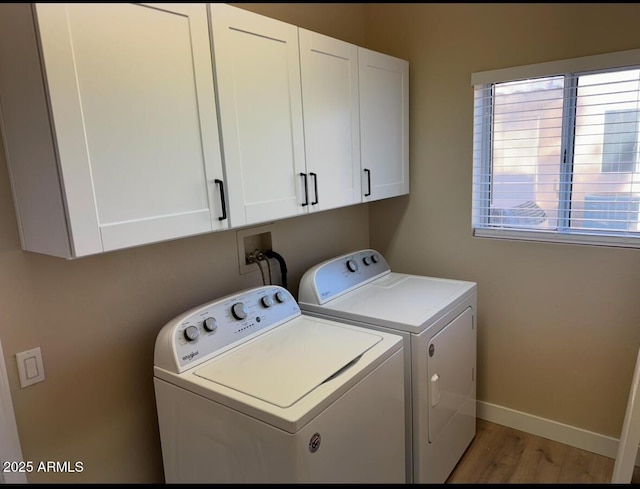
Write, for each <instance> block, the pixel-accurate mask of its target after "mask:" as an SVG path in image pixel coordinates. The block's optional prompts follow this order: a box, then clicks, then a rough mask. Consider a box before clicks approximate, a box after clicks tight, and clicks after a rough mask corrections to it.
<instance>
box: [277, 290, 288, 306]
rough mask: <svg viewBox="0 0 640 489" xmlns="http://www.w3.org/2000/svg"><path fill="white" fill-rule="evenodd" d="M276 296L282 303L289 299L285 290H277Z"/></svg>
mask: <svg viewBox="0 0 640 489" xmlns="http://www.w3.org/2000/svg"><path fill="white" fill-rule="evenodd" d="M275 298H276V300H277V301H278V302H279V303H280V304H282V303H283V302H285V301H286V300H287V296H286V294H285V293H284V292H282V291H281V290H280V291H278V292H276V295H275Z"/></svg>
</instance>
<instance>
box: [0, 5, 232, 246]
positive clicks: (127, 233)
mask: <svg viewBox="0 0 640 489" xmlns="http://www.w3.org/2000/svg"><path fill="white" fill-rule="evenodd" d="M34 20H35V21H34ZM34 28H35V29H36V30H37V32H36V31H35V30H34ZM210 49H211V48H210V40H209V29H208V20H207V11H206V5H205V4H186V3H185V4H168V3H167V4H127V3H109V4H101V3H91V4H55V3H52V4H35V5H34V6H30V5H29V4H3V5H2V12H1V13H0V62H1V63H2V64H1V66H2V69H0V97H1V103H2V116H3V129H4V139H5V142H6V152H7V156H8V162H9V171H10V177H11V184H12V188H13V192H14V201H15V204H16V211H17V213H18V221H19V228H20V234H21V239H22V243H23V248H24V249H26V250H30V251H35V252H39V253H45V254H50V255H55V256H62V257H66V258H74V257H80V256H85V255H90V254H94V253H99V252H103V251H109V250H115V249H119V248H126V247H131V246H137V245H141V244H146V243H152V242H157V241H162V240H168V239H174V238H178V237H183V236H190V235H195V234H199V233H205V232H210V231H214V230H218V229H225V228H227V227H228V222H229V221H228V219H226V218H225V215H224V214H225V211H226V206H225V205H224V201H223V198H222V195H223V185H224V179H223V172H222V160H221V153H220V147H219V135H218V126H217V118H216V101H215V94H214V85H213V74H212V64H211V50H210Z"/></svg>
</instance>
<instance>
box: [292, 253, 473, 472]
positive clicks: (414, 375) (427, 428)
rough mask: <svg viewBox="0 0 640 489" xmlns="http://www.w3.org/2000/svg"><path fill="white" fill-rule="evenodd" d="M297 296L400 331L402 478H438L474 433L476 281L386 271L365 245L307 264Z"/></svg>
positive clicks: (316, 310)
mask: <svg viewBox="0 0 640 489" xmlns="http://www.w3.org/2000/svg"><path fill="white" fill-rule="evenodd" d="M372 257H377V260H373V259H372ZM298 303H299V305H300V308H301V310H302V312H303V314H306V315H310V316H314V317H318V318H325V319H330V320H335V321H342V322H344V323H346V324H352V325H356V326H359V327H365V328H369V329H372V330H375V331H381V332H391V333H395V334H400V335H402V336H403V338H404V344H405V348H404V354H405V362H404V363H405V386H409V388H405V396H406V398H405V404H406V413H407V416H408V421H407V423H406V426H407V433H406V435H405V440H407V441H408V443H409V444H408V445H407V446H408V448H407V450H408V457H407V467H406V470H407V482H414V483H439V484H441V483H444V482H445V481H446V479H447V478H448V477H449V475H450V473H451V471H452V470H453V468H454V467H455V465H456V464H457V463H458V461H459V460H460V458H461V456H462V454H463V453H464V451H465V450H466V449H467V447H468V446H469V443H471V441H472V440H473V438H474V437H475V433H476V379H475V366H476V325H475V312H476V306H477V285H476V284H475V283H474V282H466V281H460V280H451V279H442V278H434V277H426V276H420V275H411V274H402V273H395V272H391V270H390V269H389V268H388V264H387V263H386V261H385V260H384V258H383V257H382V256H381V255H380V254H379V253H378V252H377V251H375V250H371V249H367V250H362V251H358V252H354V253H350V254H347V255H343V256H340V257H336V258H334V259H331V260H326V261H325V262H322V263H319V264H318V265H316V266H314V267H312V268H310V269H309V270H307V272H305V274H304V275H303V277H302V279H301V281H300V291H299V294H298ZM408 345H410V347H408ZM431 346H433V348H434V354H433V356H432V357H431V358H430V357H429V348H430V347H431Z"/></svg>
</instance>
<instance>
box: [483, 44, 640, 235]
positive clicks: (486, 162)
mask: <svg viewBox="0 0 640 489" xmlns="http://www.w3.org/2000/svg"><path fill="white" fill-rule="evenodd" d="M637 68H640V49H635V50H629V51H620V52H616V53H608V54H602V55H595V56H585V57H582V58H572V59H567V60H561V61H553V62H548V63H539V64H534V65H526V66H520V67H515V68H506V69H501V70H493V71H485V72H478V73H473V74H472V77H471V84H472V86H473V87H474V88H481V89H484V90H483V91H487V90H489V89H490V90H491V91H490V96H489V97H484V98H482V97H480V99H479V97H478V96H477V95H475V94H474V127H473V137H474V140H473V146H474V148H473V151H474V157H473V187H472V188H473V198H472V217H471V226H472V233H473V236H474V237H479V238H498V239H508V240H526V241H540V242H555V243H572V244H586V245H596V246H611V247H625V248H640V232H638V233H637V234H635V235H630V234H623V233H619V232H618V233H608V232H606V231H598V232H593V233H590V232H587V231H585V230H584V229H577V230H576V229H571V228H570V219H571V187H572V181H573V176H574V173H573V168H572V165H573V160H574V155H573V150H574V147H575V123H576V110H577V95H578V77H579V76H583V75H589V74H595V73H602V72H610V71H617V70H625V69H637ZM553 76H564V95H563V112H562V131H561V134H562V135H561V138H562V141H561V148H560V154H561V155H562V161H561V162H560V164H561V172H560V182H559V213H558V226H557V229H554V230H543V229H514V228H491V227H489V216H490V212H488V211H487V212H483V213H481V216H476V210H477V209H482V208H485V207H486V208H487V209H489V207H488V205H489V203H490V198H491V195H490V194H491V177H492V168H491V165H492V160H491V155H492V153H493V151H492V149H493V148H492V144H493V137H492V134H491V132H492V128H493V101H494V96H495V91H494V90H495V89H494V85H495V84H497V83H504V82H511V81H518V80H525V79H535V78H543V77H553ZM478 120H481V128H482V129H481V131H477V130H476V127H475V126H476V125H477V124H478V122H477V121H478ZM477 137H479V141H478V140H477V139H476V138H477ZM478 152H479V156H477V153H478ZM478 178H480V179H481V180H478ZM478 189H479V190H478Z"/></svg>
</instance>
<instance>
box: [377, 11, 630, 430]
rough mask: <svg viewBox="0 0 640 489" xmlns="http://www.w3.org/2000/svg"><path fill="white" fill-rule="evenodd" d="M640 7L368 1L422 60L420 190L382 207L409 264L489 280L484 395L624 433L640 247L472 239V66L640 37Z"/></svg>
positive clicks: (381, 239)
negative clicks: (635, 248)
mask: <svg viewBox="0 0 640 489" xmlns="http://www.w3.org/2000/svg"><path fill="white" fill-rule="evenodd" d="M639 18H640V5H639V4H595V5H587V4H500V3H498V4H495V3H494V4H368V5H367V10H366V15H365V39H366V42H367V45H368V47H370V48H372V49H377V50H384V51H386V52H388V53H389V54H393V55H396V56H399V57H402V58H406V59H408V60H409V62H410V96H411V104H410V110H411V114H410V127H411V129H410V140H411V143H410V155H411V156H410V159H411V167H410V172H411V194H410V196H408V197H401V198H397V199H391V200H389V201H386V202H378V203H374V204H371V205H370V223H371V230H370V233H371V237H370V239H371V245H372V247H374V248H377V249H378V250H379V251H381V252H382V253H383V254H384V255H385V256H386V258H387V259H388V260H389V261H390V263H391V266H392V268H395V269H396V270H398V271H404V272H411V273H422V274H427V275H436V276H448V277H452V278H460V279H466V280H474V281H477V282H478V304H479V306H478V310H479V315H478V398H479V399H480V400H481V401H485V402H488V403H493V404H497V405H500V406H504V407H508V408H512V409H515V410H518V411H523V412H525V413H530V414H533V415H537V416H541V417H543V418H548V419H551V420H555V421H558V422H561V423H566V424H569V425H572V426H575V427H579V428H583V429H586V430H590V431H594V432H596V433H601V434H604V435H609V436H612V437H616V438H617V437H619V436H620V430H621V426H622V419H623V416H624V410H625V407H626V400H627V396H628V393H629V385H630V381H631V376H632V373H633V368H634V363H635V359H636V355H637V351H638V346H640V301H639V300H638V293H639V292H640V251H639V250H630V249H614V248H598V247H589V246H574V245H560V244H536V243H526V242H513V241H512V242H510V241H499V240H488V239H478V238H473V237H472V236H471V178H472V115H473V110H472V106H473V98H472V97H473V92H472V88H471V85H470V79H471V73H473V72H475V71H485V70H493V69H498V68H506V67H511V66H517V65H523V64H530V63H539V62H545V61H553V60H558V59H563V58H569V57H577V56H585V55H592V54H599V53H606V52H609V51H616V50H625V49H637V48H640V38H639V37H638V29H637V20H638V19H639Z"/></svg>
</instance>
